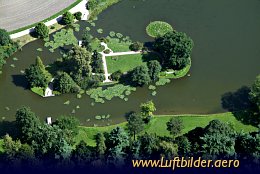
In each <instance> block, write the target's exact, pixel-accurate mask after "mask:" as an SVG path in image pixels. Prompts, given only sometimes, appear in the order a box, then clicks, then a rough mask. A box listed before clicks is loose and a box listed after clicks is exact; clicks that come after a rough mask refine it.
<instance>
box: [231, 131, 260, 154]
mask: <svg viewBox="0 0 260 174" xmlns="http://www.w3.org/2000/svg"><path fill="white" fill-rule="evenodd" d="M259 145H260V143H259V142H258V143H257V141H256V138H255V137H253V136H252V135H250V134H249V133H244V132H241V133H240V134H238V135H237V137H236V141H235V151H236V153H237V154H238V155H239V156H240V157H241V158H244V157H252V156H253V153H255V152H256V149H257V147H260V146H259Z"/></svg>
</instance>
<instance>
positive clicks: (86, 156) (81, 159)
mask: <svg viewBox="0 0 260 174" xmlns="http://www.w3.org/2000/svg"><path fill="white" fill-rule="evenodd" d="M72 159H73V161H74V162H75V163H76V164H77V165H79V166H81V165H82V166H85V165H87V164H89V163H90V162H91V161H92V152H91V149H90V147H89V146H87V144H86V143H85V141H83V140H81V141H80V142H79V144H78V145H77V146H76V148H75V150H73V153H72Z"/></svg>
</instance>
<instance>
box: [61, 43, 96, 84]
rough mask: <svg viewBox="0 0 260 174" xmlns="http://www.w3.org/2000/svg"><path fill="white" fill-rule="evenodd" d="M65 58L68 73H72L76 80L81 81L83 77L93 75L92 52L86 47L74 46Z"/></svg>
mask: <svg viewBox="0 0 260 174" xmlns="http://www.w3.org/2000/svg"><path fill="white" fill-rule="evenodd" d="M64 59H65V62H66V63H67V69H68V71H69V72H68V73H70V74H72V77H73V79H74V80H75V81H76V82H79V81H81V80H82V78H83V77H90V76H91V75H92V68H91V66H90V62H91V53H90V52H88V51H87V50H86V49H85V48H82V47H79V46H74V47H73V48H72V49H71V50H70V51H69V52H68V54H67V55H66V57H65V58H64ZM76 77H80V78H76Z"/></svg>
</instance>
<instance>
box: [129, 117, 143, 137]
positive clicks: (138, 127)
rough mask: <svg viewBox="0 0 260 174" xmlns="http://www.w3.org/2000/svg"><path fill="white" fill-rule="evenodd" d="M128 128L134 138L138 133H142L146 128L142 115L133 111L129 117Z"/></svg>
mask: <svg viewBox="0 0 260 174" xmlns="http://www.w3.org/2000/svg"><path fill="white" fill-rule="evenodd" d="M126 126H127V128H128V131H129V133H130V135H131V136H134V140H135V137H136V134H138V133H140V132H141V131H143V130H144V121H143V119H142V117H141V116H140V115H138V114H137V113H135V112H133V113H131V114H130V115H129V116H128V117H127V125H126Z"/></svg>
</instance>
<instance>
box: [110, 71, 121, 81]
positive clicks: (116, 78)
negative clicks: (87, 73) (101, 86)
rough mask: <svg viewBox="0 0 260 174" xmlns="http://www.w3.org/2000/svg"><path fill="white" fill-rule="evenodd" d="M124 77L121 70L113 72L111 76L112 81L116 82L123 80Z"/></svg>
mask: <svg viewBox="0 0 260 174" xmlns="http://www.w3.org/2000/svg"><path fill="white" fill-rule="evenodd" d="M122 75H123V73H122V71H121V70H118V71H116V72H113V73H112V74H111V76H110V78H111V80H114V81H119V79H120V78H121V76H122Z"/></svg>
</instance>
